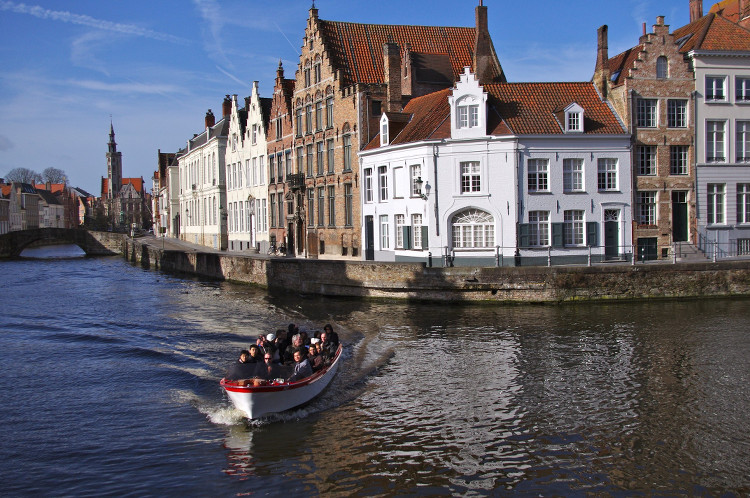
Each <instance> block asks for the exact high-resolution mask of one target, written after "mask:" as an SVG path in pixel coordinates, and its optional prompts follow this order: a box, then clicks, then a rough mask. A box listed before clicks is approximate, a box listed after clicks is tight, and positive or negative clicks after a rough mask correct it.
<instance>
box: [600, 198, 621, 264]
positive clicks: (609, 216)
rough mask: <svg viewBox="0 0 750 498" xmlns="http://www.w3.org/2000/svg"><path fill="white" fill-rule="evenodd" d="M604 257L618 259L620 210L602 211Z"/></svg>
mask: <svg viewBox="0 0 750 498" xmlns="http://www.w3.org/2000/svg"><path fill="white" fill-rule="evenodd" d="M604 259H620V210H619V209H606V210H605V211H604Z"/></svg>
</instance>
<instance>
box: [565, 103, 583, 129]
mask: <svg viewBox="0 0 750 498" xmlns="http://www.w3.org/2000/svg"><path fill="white" fill-rule="evenodd" d="M582 132H583V108H582V107H581V106H579V105H578V104H575V103H573V104H570V105H569V106H568V107H566V108H565V133H582Z"/></svg>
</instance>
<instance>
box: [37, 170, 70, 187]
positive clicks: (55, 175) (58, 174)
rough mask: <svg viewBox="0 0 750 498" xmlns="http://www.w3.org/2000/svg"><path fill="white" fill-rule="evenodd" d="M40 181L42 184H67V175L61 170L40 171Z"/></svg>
mask: <svg viewBox="0 0 750 498" xmlns="http://www.w3.org/2000/svg"><path fill="white" fill-rule="evenodd" d="M42 181H43V182H44V183H47V182H49V183H68V175H66V174H65V171H63V170H61V169H58V168H52V167H50V168H46V169H45V170H44V171H42Z"/></svg>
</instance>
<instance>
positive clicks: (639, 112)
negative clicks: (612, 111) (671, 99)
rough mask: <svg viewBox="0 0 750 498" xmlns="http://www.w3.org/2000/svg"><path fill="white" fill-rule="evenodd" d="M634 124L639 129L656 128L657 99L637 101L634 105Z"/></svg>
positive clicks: (657, 116) (657, 118)
mask: <svg viewBox="0 0 750 498" xmlns="http://www.w3.org/2000/svg"><path fill="white" fill-rule="evenodd" d="M636 124H637V126H638V127H639V128H656V127H657V126H658V125H659V100H658V99H647V98H639V99H638V101H637V103H636Z"/></svg>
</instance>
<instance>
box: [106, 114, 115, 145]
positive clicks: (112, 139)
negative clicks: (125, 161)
mask: <svg viewBox="0 0 750 498" xmlns="http://www.w3.org/2000/svg"><path fill="white" fill-rule="evenodd" d="M107 145H108V146H109V152H110V153H111V154H114V153H115V152H117V142H115V127H114V125H113V124H112V117H110V119H109V143H108V144H107Z"/></svg>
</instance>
